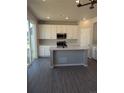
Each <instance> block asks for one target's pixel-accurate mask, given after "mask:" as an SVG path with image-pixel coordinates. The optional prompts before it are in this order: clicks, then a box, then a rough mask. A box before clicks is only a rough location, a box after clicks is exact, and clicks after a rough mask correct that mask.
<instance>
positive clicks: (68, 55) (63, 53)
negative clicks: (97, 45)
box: [54, 50, 86, 66]
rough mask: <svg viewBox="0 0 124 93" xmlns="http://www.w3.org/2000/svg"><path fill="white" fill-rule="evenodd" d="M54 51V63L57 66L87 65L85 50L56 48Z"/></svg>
mask: <svg viewBox="0 0 124 93" xmlns="http://www.w3.org/2000/svg"><path fill="white" fill-rule="evenodd" d="M55 52H56V53H54V64H55V65H56V66H57V65H59V66H62V65H64V66H66V65H67V66H68V65H85V62H84V61H86V60H84V58H85V57H84V56H85V55H84V53H85V51H84V50H56V51H55Z"/></svg>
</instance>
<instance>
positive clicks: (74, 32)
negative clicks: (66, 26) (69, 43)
mask: <svg viewBox="0 0 124 93" xmlns="http://www.w3.org/2000/svg"><path fill="white" fill-rule="evenodd" d="M72 39H78V26H72Z"/></svg>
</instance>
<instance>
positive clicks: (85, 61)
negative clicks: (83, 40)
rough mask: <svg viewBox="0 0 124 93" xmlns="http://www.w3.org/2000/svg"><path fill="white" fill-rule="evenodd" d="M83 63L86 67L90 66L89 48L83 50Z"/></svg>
mask: <svg viewBox="0 0 124 93" xmlns="http://www.w3.org/2000/svg"><path fill="white" fill-rule="evenodd" d="M83 63H84V66H85V67H87V66H88V50H84V52H83Z"/></svg>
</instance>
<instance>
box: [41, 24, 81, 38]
mask: <svg viewBox="0 0 124 93" xmlns="http://www.w3.org/2000/svg"><path fill="white" fill-rule="evenodd" d="M57 33H67V39H78V33H79V31H78V25H46V24H44V25H39V39H56V34H57Z"/></svg>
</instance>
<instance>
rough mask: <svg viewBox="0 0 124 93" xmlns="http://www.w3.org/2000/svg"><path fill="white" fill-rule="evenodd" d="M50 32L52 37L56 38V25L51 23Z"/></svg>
mask: <svg viewBox="0 0 124 93" xmlns="http://www.w3.org/2000/svg"><path fill="white" fill-rule="evenodd" d="M50 29H51V30H50V34H51V37H50V38H51V39H56V25H51V27H50Z"/></svg>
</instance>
